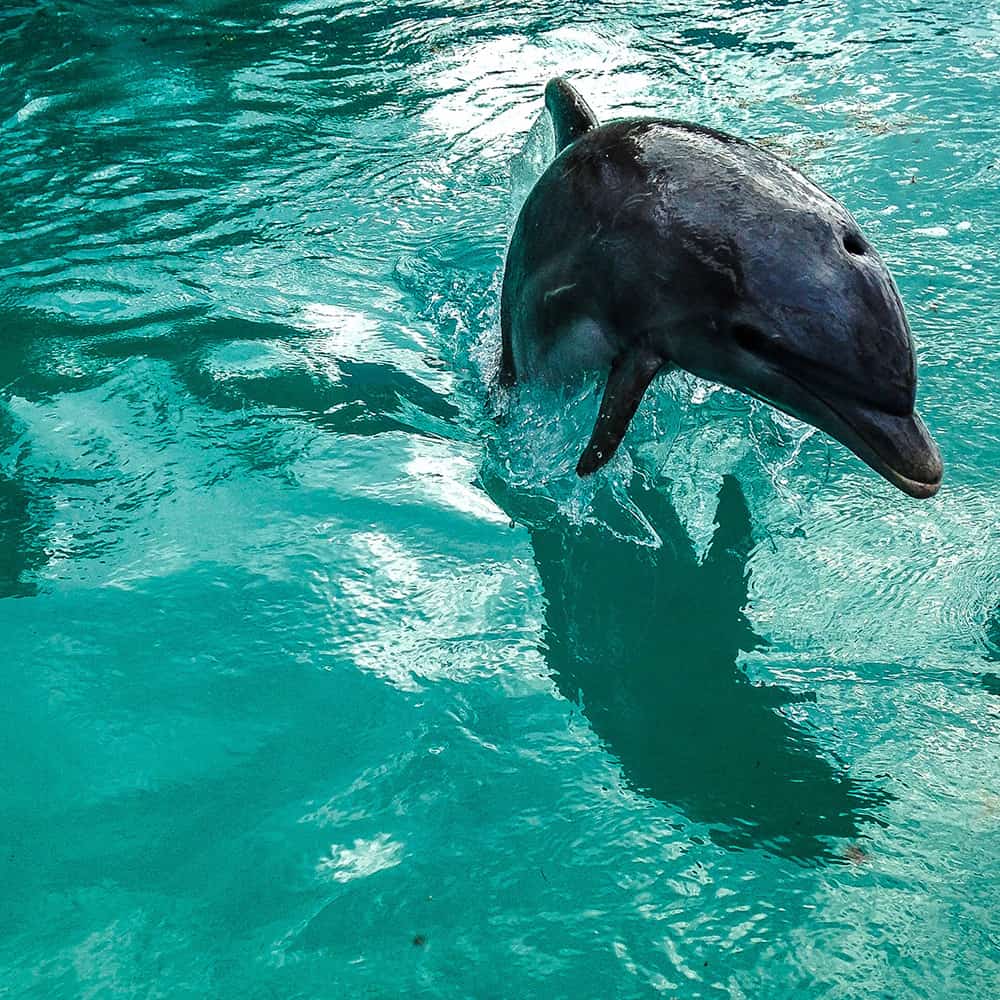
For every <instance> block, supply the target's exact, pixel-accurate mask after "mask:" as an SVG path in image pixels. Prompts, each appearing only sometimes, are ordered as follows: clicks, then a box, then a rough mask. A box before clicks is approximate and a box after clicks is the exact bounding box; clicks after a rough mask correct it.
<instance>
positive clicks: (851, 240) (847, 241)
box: [844, 233, 865, 257]
mask: <svg viewBox="0 0 1000 1000" xmlns="http://www.w3.org/2000/svg"><path fill="white" fill-rule="evenodd" d="M844 249H845V250H846V251H847V252H848V253H850V254H853V255H854V256H855V257H862V256H864V253H865V244H864V241H863V240H862V239H861V237H860V236H857V235H855V234H854V233H845V234H844Z"/></svg>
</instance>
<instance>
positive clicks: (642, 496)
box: [532, 477, 888, 862]
mask: <svg viewBox="0 0 1000 1000" xmlns="http://www.w3.org/2000/svg"><path fill="white" fill-rule="evenodd" d="M631 493H632V499H633V501H634V503H635V504H636V506H637V507H638V508H639V509H640V510H641V511H642V513H643V515H644V516H645V517H646V518H647V520H648V521H649V523H650V524H651V525H652V527H653V528H654V529H655V530H656V532H657V533H658V534H659V536H660V538H661V539H662V546H661V547H659V548H655V549H654V548H651V547H647V546H643V545H640V544H638V543H636V542H635V541H633V540H630V539H627V538H619V537H616V536H615V535H614V534H612V533H611V532H610V531H608V530H607V528H605V527H603V526H595V525H586V526H583V527H577V526H573V525H570V524H568V523H566V522H565V521H558V522H556V523H555V524H553V525H551V526H548V527H545V528H543V529H536V530H533V531H532V542H533V545H534V552H535V562H536V565H537V567H538V572H539V574H540V576H541V580H542V585H543V587H544V593H545V602H546V611H545V623H546V631H545V634H546V642H547V647H548V649H547V660H548V664H549V667H550V668H551V670H552V674H553V676H554V678H555V681H556V684H557V685H558V687H559V690H560V691H561V692H562V694H564V695H565V696H566V697H567V698H568V699H570V700H572V701H574V702H576V703H578V704H579V705H580V707H581V709H582V710H583V712H584V714H585V715H586V717H587V718H588V719H589V721H590V723H591V725H592V726H593V728H594V731H595V732H596V733H597V734H598V735H599V736H600V737H601V739H602V740H604V742H605V743H606V744H607V746H608V748H609V749H610V750H611V751H612V752H613V753H614V754H615V755H616V756H617V757H618V759H619V760H620V761H621V766H622V770H623V773H624V776H625V778H626V780H627V781H628V782H629V784H630V785H632V786H633V787H634V788H635V789H637V790H638V791H640V792H642V793H643V794H645V795H648V796H651V797H653V798H656V799H659V800H661V801H663V802H665V803H670V804H672V805H675V806H677V807H679V808H680V809H682V810H683V811H684V813H685V814H686V815H687V816H688V817H689V818H690V819H691V820H693V821H696V822H699V823H704V824H707V825H708V826H709V827H710V828H711V831H712V834H711V835H712V838H713V840H715V841H716V842H717V843H719V844H721V845H724V846H727V847H731V848H747V847H763V848H765V849H766V850H769V851H771V852H773V853H776V854H780V855H783V856H786V857H790V858H794V859H796V860H798V861H801V862H809V861H812V862H816V861H820V860H832V859H834V858H837V857H839V856H842V852H843V850H844V847H845V846H846V845H844V844H843V843H841V844H838V843H837V841H838V840H843V839H851V838H856V837H858V836H859V834H860V832H861V823H862V822H863V821H864V820H870V819H874V817H873V816H872V815H871V813H872V810H873V809H877V807H878V806H879V805H880V804H882V803H884V802H885V801H886V800H887V798H888V795H887V794H886V793H885V792H883V791H881V790H879V789H876V788H872V787H868V786H866V785H865V784H863V783H861V782H859V781H857V780H855V779H853V778H850V777H848V776H847V775H846V774H845V773H843V771H842V770H841V769H839V768H837V767H835V766H834V764H832V763H831V762H830V760H829V759H828V757H827V756H826V755H824V752H823V751H822V750H821V748H820V746H819V745H818V744H817V742H816V740H815V738H814V736H813V735H811V734H810V732H809V731H808V730H807V729H806V728H805V727H803V726H801V725H798V724H796V723H795V722H793V721H791V720H790V719H789V718H788V717H787V716H785V715H784V714H782V712H781V710H780V706H781V705H782V704H787V703H789V702H792V701H794V700H796V699H795V697H794V696H793V695H792V694H791V693H790V692H789V691H787V690H785V689H783V688H780V687H774V686H766V685H756V684H752V683H750V681H749V680H748V679H747V678H746V676H745V675H744V673H743V672H742V671H741V669H740V667H739V665H738V661H739V656H740V653H741V652H743V651H748V650H752V649H754V648H756V647H760V646H762V645H763V644H764V643H763V640H762V639H761V638H760V637H759V636H757V635H756V634H755V633H754V631H753V629H752V628H751V626H750V623H749V622H748V620H747V618H746V616H745V615H744V613H743V608H744V606H745V604H746V602H747V581H748V571H747V559H748V557H749V554H750V552H751V549H752V547H753V544H754V543H753V535H752V524H751V519H750V513H749V510H748V508H747V503H746V500H745V499H744V496H743V493H742V491H741V489H740V487H739V485H738V483H737V482H736V480H735V479H733V478H732V477H727V478H726V479H725V480H724V483H723V486H722V489H721V491H720V493H719V499H718V511H717V514H716V528H715V533H714V537H713V539H712V542H711V545H710V547H709V549H708V552H707V554H706V556H705V558H704V560H703V561H701V562H699V561H698V559H697V556H696V554H695V551H694V548H693V546H692V543H691V541H690V539H689V538H688V536H687V533H686V531H685V530H684V527H683V525H682V524H681V522H680V520H679V519H678V517H677V514H676V512H675V511H674V509H673V507H672V505H671V503H670V501H669V499H668V498H667V497H666V496H665V495H664V494H663V493H662V492H659V491H657V490H655V489H651V488H649V487H648V486H636V485H633V488H632V491H631ZM612 516H613V514H612ZM609 520H610V519H609ZM798 700H803V699H802V698H801V697H800V698H799V699H798Z"/></svg>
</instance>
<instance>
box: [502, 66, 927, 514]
mask: <svg viewBox="0 0 1000 1000" xmlns="http://www.w3.org/2000/svg"><path fill="white" fill-rule="evenodd" d="M545 104H546V107H547V109H548V111H549V113H550V115H551V117H552V122H553V126H554V130H555V136H556V147H557V150H558V153H557V155H556V158H555V160H553V162H552V163H551V164H550V165H549V167H548V168H547V169H546V171H545V172H544V173H543V174H542V176H541V177H540V178H539V180H538V182H537V183H536V184H535V186H534V188H532V190H531V192H530V194H529V195H528V198H527V200H526V201H525V203H524V205H523V207H522V208H521V212H520V215H519V216H518V219H517V223H516V225H515V227H514V232H513V235H512V238H511V243H510V247H509V249H508V252H507V260H506V266H505V268H504V278H503V289H502V291H501V297H500V325H501V332H502V353H501V361H500V381H501V384H503V385H505V386H512V385H514V384H515V383H517V382H521V381H531V380H534V381H542V382H546V383H549V384H555V385H558V384H563V383H565V382H567V381H570V380H572V379H575V378H578V377H579V376H581V375H582V374H583V373H585V372H588V371H601V372H607V373H608V378H607V385H606V387H605V390H604V395H603V398H602V400H601V406H600V411H599V414H598V417H597V421H596V424H595V426H594V430H593V433H592V435H591V437H590V441H589V443H588V444H587V446H586V448H585V449H584V451H583V454H582V456H581V458H580V461H579V463H578V464H577V473H578V474H579V475H580V476H586V475H589V474H590V473H592V472H594V471H595V470H597V469H599V468H600V467H601V466H602V465H604V463H605V462H607V461H608V460H609V459H610V458H611V457H612V456H613V455H614V453H615V451H616V449H617V448H618V446H619V444H621V441H622V439H623V438H624V436H625V433H626V431H627V430H628V426H629V422H630V421H631V419H632V417H633V416H634V414H635V412H636V410H637V409H638V407H639V403H640V401H641V400H642V396H643V393H644V392H645V391H646V389H647V388H648V386H649V384H650V383H651V382H652V380H653V379H654V378H655V377H656V376H657V375H658V374H659V373H661V372H665V371H668V370H670V369H671V368H675V367H676V368H683V369H685V370H686V371H689V372H692V373H693V374H695V375H697V376H699V377H701V378H704V379H708V380H710V381H713V382H719V383H721V384H723V385H727V386H729V387H731V388H733V389H736V390H739V391H740V392H744V393H746V394H747V395H750V396H753V397H755V398H756V399H760V400H762V401H763V402H766V403H768V404H770V405H771V406H774V407H776V408H777V409H779V410H781V411H783V412H785V413H788V414H790V415H792V416H794V417H797V418H798V419H799V420H803V421H805V422H806V423H809V424H812V425H813V426H815V427H818V428H819V429H820V430H823V431H825V432H826V433H827V434H829V435H831V436H832V437H833V438H835V439H836V440H838V441H840V442H841V443H842V444H844V445H846V446H847V447H848V448H849V449H850V450H851V451H853V452H854V453H855V454H856V455H857V456H858V457H859V458H860V459H862V461H864V462H866V463H867V464H868V465H870V466H871V467H872V468H873V469H874V470H875V471H876V472H878V473H879V474H880V475H882V476H883V477H884V478H885V479H887V480H888V481H889V482H890V483H892V484H893V485H894V486H896V487H898V488H899V489H900V490H902V491H903V492H904V493H907V494H909V495H910V496H912V497H919V498H922V497H930V496H933V495H934V494H935V493H936V492H937V491H938V488H939V487H940V485H941V476H942V471H943V466H942V462H941V455H940V452H939V451H938V448H937V445H936V444H935V443H934V440H933V438H932V437H931V435H930V433H929V432H928V430H927V428H926V427H925V426H924V423H923V421H922V420H921V419H920V417H919V416H918V415H917V413H916V412H915V410H914V403H915V398H916V386H917V374H916V361H915V358H914V352H913V340H912V337H911V335H910V328H909V324H908V323H907V320H906V313H905V312H904V310H903V304H902V302H901V300H900V297H899V292H898V290H897V289H896V285H895V282H894V281H893V279H892V276H891V275H890V273H889V269H888V268H887V267H886V265H885V262H884V261H883V260H882V258H881V257H880V256H879V255H878V253H877V252H876V251H875V249H874V248H873V247H872V245H871V243H870V242H869V241H868V240H867V239H866V238H865V236H864V235H863V234H862V232H861V230H860V228H859V227H858V224H857V222H855V220H854V219H853V218H852V216H851V214H850V213H849V212H848V211H847V209H846V208H844V206H843V205H841V204H840V202H838V201H837V200H836V199H834V198H833V197H831V196H830V195H828V194H827V193H826V192H825V191H822V190H821V189H820V188H819V187H817V186H816V185H815V184H814V183H812V181H810V180H809V179H808V178H806V177H805V176H803V175H802V174H801V173H799V171H797V170H796V169H795V168H794V167H791V166H790V165H788V164H787V163H785V162H783V161H782V160H780V159H779V158H778V157H776V156H774V155H773V154H772V153H769V152H768V151H767V150H765V149H762V148H761V147H760V146H757V145H755V144H754V143H751V142H747V141H745V140H742V139H738V138H735V137H734V136H731V135H727V134H726V133H724V132H718V131H716V130H715V129H711V128H705V127H704V126H701V125H694V124H691V123H690V122H684V121H674V120H671V119H666V118H628V119H624V120H621V121H613V122H609V123H608V124H605V125H599V124H598V122H597V118H596V117H595V116H594V113H593V111H592V110H591V109H590V107H589V106H588V105H587V103H586V101H584V99H583V98H582V97H581V96H580V95H579V94H578V93H577V92H576V91H575V90H574V89H573V87H572V86H570V84H569V83H567V82H566V81H565V80H563V79H558V78H557V79H554V80H551V81H550V82H549V84H548V86H547V87H546V89H545Z"/></svg>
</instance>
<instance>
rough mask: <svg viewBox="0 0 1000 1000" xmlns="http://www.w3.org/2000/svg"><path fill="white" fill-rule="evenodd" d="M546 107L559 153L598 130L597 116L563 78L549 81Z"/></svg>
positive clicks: (546, 90) (558, 77)
mask: <svg viewBox="0 0 1000 1000" xmlns="http://www.w3.org/2000/svg"><path fill="white" fill-rule="evenodd" d="M545 107H546V108H547V109H548V112H549V114H550V115H551V116H552V126H553V128H554V129H555V133H556V152H557V153H560V152H562V151H563V150H564V149H565V148H566V147H567V146H568V145H569V144H570V143H573V142H576V140H577V139H579V138H580V137H581V136H583V135H586V134H587V132H589V131H590V130H591V129H592V128H597V115H595V114H594V112H593V111H591V110H590V105H589V104H588V103H587V102H586V101H585V100H584V99H583V98H582V97H581V96H580V95H579V94H578V93H577V92H576V90H575V89H574V88H573V87H571V86H570V84H569V83H567V82H566V81H565V80H564V79H563V78H562V77H561V76H557V77H555V78H554V79H552V80H549V82H548V84H547V86H546V87H545Z"/></svg>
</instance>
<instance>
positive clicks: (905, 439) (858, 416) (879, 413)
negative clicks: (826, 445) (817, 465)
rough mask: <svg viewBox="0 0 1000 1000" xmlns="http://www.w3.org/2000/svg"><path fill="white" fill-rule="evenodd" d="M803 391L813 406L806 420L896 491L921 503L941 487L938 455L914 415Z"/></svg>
mask: <svg viewBox="0 0 1000 1000" xmlns="http://www.w3.org/2000/svg"><path fill="white" fill-rule="evenodd" d="M799 386H800V388H802V389H805V386H803V385H802V384H801V383H799ZM806 391H807V393H808V395H809V396H811V397H812V400H813V402H814V404H816V403H818V404H819V407H815V406H813V407H810V409H811V410H813V412H812V413H811V414H810V415H809V418H808V419H809V422H810V423H814V424H815V425H816V426H817V427H819V428H821V429H822V430H824V431H826V432H827V433H828V434H830V435H831V436H832V437H835V438H836V439H837V440H838V441H839V442H840V443H841V444H844V445H846V446H847V447H848V448H850V449H851V451H853V452H854V454H855V455H857V456H858V458H860V459H861V460H862V461H863V462H865V463H867V464H868V465H870V466H871V467H872V468H873V469H874V470H875V471H876V472H877V473H879V475H881V476H882V477H883V478H884V479H886V480H888V481H889V482H890V483H892V485H893V486H895V487H896V488H897V489H900V490H902V491H903V492H904V493H906V494H908V495H909V496H911V497H916V498H917V499H918V500H923V499H926V498H927V497H932V496H934V494H935V493H937V491H938V490H939V489H940V488H941V476H942V475H943V473H944V465H943V463H942V461H941V452H940V451H938V446H937V445H936V444H935V443H934V439H933V438H932V437H931V435H930V432H929V431H928V430H927V427H926V426H925V425H924V422H923V421H922V420H921V419H920V417H919V416H918V415H917V414H916V412H913V413H908V414H906V415H905V416H898V415H896V414H893V413H887V412H885V411H884V410H878V409H875V408H874V407H870V406H866V405H864V404H863V403H860V402H857V401H856V400H848V399H843V398H841V399H837V400H836V401H831V400H828V399H824V398H822V397H820V396H818V395H816V394H815V393H812V392H809V391H808V390H806ZM817 409H819V410H821V411H822V412H816V410H817Z"/></svg>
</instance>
